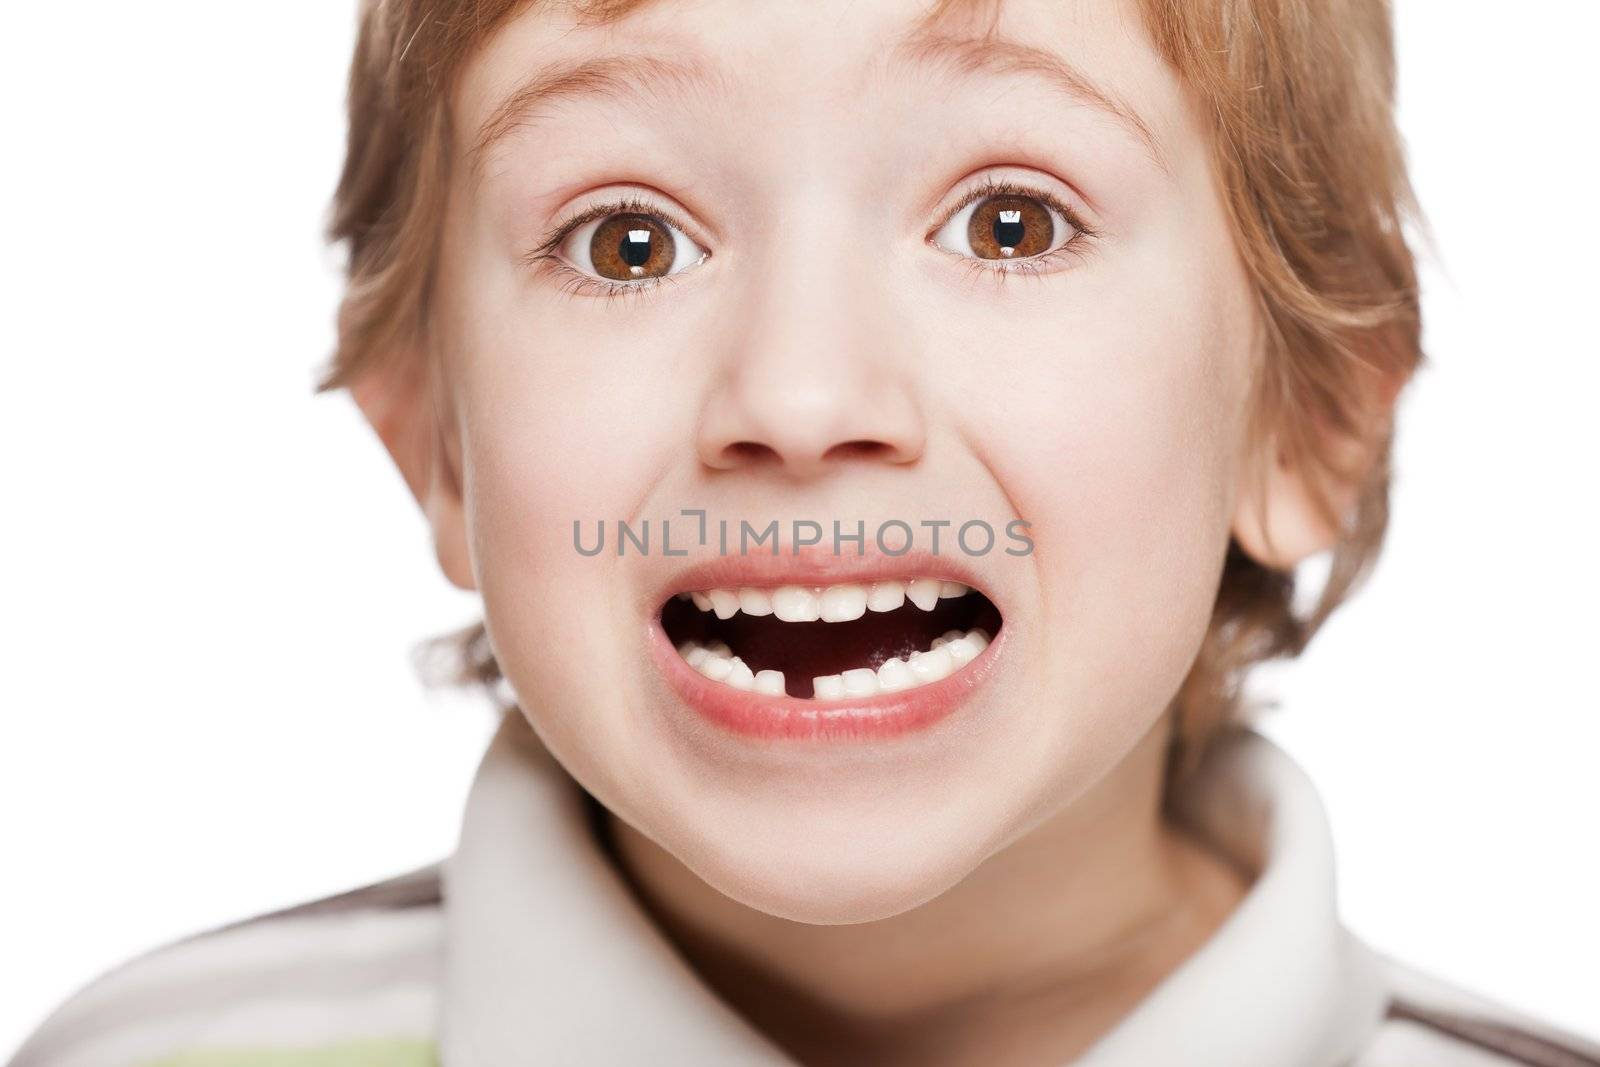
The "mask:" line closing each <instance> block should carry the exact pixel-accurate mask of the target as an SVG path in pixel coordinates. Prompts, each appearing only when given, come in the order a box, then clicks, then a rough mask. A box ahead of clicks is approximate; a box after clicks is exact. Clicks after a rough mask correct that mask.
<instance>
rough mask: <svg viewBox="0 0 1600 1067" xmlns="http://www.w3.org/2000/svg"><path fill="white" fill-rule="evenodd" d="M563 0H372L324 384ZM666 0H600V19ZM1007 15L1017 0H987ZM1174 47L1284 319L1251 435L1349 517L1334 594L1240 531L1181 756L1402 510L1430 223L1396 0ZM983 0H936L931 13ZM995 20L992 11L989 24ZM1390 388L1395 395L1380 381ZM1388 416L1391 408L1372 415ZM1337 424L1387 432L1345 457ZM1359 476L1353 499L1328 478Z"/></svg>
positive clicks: (355, 74) (1299, 4)
mask: <svg viewBox="0 0 1600 1067" xmlns="http://www.w3.org/2000/svg"><path fill="white" fill-rule="evenodd" d="M542 2H548V0H364V2H363V4H362V6H361V13H360V33H359V39H358V42H357V45H356V52H355V58H354V62H353V63H352V65H351V71H350V88H349V120H350V125H349V141H348V147H347V153H346V158H345V165H344V171H343V173H342V175H341V177H340V180H339V186H338V190H337V192H336V194H335V197H334V204H333V216H332V222H331V226H330V237H331V239H332V240H334V241H339V242H345V243H346V245H347V248H348V252H349V264H348V287H347V290H346V293H345V298H344V302H343V305H342V308H341V310H340V315H339V335H338V349H337V352H336V354H335V357H334V360H333V362H332V365H331V367H330V368H329V371H328V373H327V375H326V376H325V378H324V380H323V382H322V384H321V388H323V389H332V388H336V387H340V386H347V385H350V384H351V383H353V382H356V381H358V380H359V379H360V378H361V376H362V375H363V374H364V373H365V372H366V371H367V370H368V369H369V368H370V367H371V366H372V365H374V364H375V363H378V362H380V361H382V360H384V359H387V358H395V357H394V353H397V352H403V351H408V350H410V349H411V348H414V347H415V346H413V345H410V344H408V342H409V341H411V340H412V339H413V338H415V337H417V336H419V335H420V330H421V328H422V324H423V321H424V316H425V315H426V314H427V307H428V294H429V284H430V278H431V270H432V267H433V264H434V262H435V249H436V243H437V241H438V236H439V235H438V232H437V231H438V225H437V222H438V219H439V218H440V217H441V215H442V211H441V206H442V199H443V196H444V190H445V187H446V183H447V182H448V180H449V176H450V175H449V164H450V158H451V129H450V121H449V107H448V103H449V95H450V91H451V88H452V86H453V83H454V79H455V77H456V74H457V72H458V71H459V70H460V68H461V65H462V63H463V61H464V60H465V59H466V57H468V56H469V55H470V54H471V53H472V51H473V49H474V48H476V47H477V46H478V45H479V44H481V43H482V42H483V40H484V39H485V38H486V37H487V36H488V35H489V34H491V33H492V32H493V31H494V30H495V29H496V28H498V27H499V25H500V24H501V23H502V22H503V21H504V20H505V19H507V18H508V17H510V16H511V15H513V14H515V13H517V12H519V11H521V10H522V9H524V8H526V7H530V6H536V5H537V4H539V3H542ZM650 2H660V0H587V2H581V0H580V2H577V3H575V4H573V5H572V10H573V11H575V12H576V13H577V14H578V16H579V17H580V18H581V19H583V20H585V21H589V22H597V23H603V22H608V21H612V20H615V19H617V18H620V17H622V16H623V15H625V14H627V13H628V12H629V11H632V10H633V9H635V8H637V7H640V6H642V5H643V4H645V3H650ZM990 2H991V3H992V4H993V9H994V13H995V14H998V10H999V2H1001V0H990ZM1138 3H1139V5H1140V8H1141V13H1142V15H1143V19H1144V23H1145V26H1146V29H1147V31H1148V32H1149V35H1150V37H1151V39H1152V40H1153V41H1154V43H1155V46H1156V48H1157V50H1158V51H1159V52H1160V54H1161V55H1162V57H1163V58H1164V59H1165V60H1166V62H1167V63H1168V64H1170V65H1171V67H1172V68H1173V69H1174V70H1175V71H1176V72H1177V75H1178V77H1179V78H1180V79H1181V81H1182V82H1183V83H1184V84H1185V86H1186V87H1187V88H1188V90H1189V91H1190V92H1191V93H1193V94H1194V95H1195V98H1196V99H1197V100H1198V101H1199V102H1200V104H1201V106H1202V108H1203V111H1204V114H1205V115H1206V116H1207V118H1208V121H1209V125H1210V129H1209V131H1208V132H1209V134H1210V138H1211V145H1212V155H1213V160H1212V163H1213V166H1214V168H1215V171H1216V173H1217V175H1218V178H1219V180H1220V183H1221V185H1222V187H1223V188H1224V189H1225V191H1226V202H1227V208H1228V212H1229V214H1230V216H1231V221H1232V224H1233V231H1234V235H1235V240H1236V243H1237V247H1238V249H1239V252H1240V255H1241V257H1242V260H1243V262H1244V265H1245V268H1246V271H1247V274H1248V276H1249V279H1250V282H1251V285H1252V287H1253V290H1254V296H1255V301H1256V304H1257V307H1258V310H1259V317H1260V320H1261V323H1262V325H1263V328H1264V330H1265V337H1264V338H1263V341H1264V346H1265V353H1266V358H1265V360H1264V363H1263V365H1262V368H1261V373H1260V374H1259V375H1258V376H1257V377H1256V379H1255V381H1254V384H1253V398H1252V404H1251V409H1250V415H1249V418H1250V433H1251V438H1250V439H1251V440H1252V441H1262V440H1266V439H1267V435H1269V434H1276V435H1277V438H1278V451H1279V453H1280V454H1281V455H1282V457H1283V460H1284V462H1285V463H1286V464H1289V465H1291V466H1293V467H1295V468H1297V469H1299V470H1301V471H1303V472H1304V473H1305V475H1306V477H1307V478H1308V479H1309V481H1310V485H1311V489H1312V495H1313V502H1314V504H1315V505H1316V506H1317V507H1318V509H1319V510H1320V511H1321V513H1322V515H1323V517H1324V520H1325V521H1326V522H1327V523H1329V525H1330V526H1334V527H1336V528H1338V529H1341V530H1342V536H1341V537H1340V539H1339V541H1338V544H1337V545H1336V547H1335V548H1334V550H1333V552H1332V558H1331V564H1330V568H1329V573H1328V576H1327V579H1326V581H1325V582H1324V584H1323V586H1322V589H1321V591H1320V595H1319V597H1318V599H1317V602H1316V603H1315V605H1313V606H1312V607H1311V608H1310V609H1309V610H1308V611H1306V612H1304V613H1297V611H1296V610H1295V600H1296V597H1295V575H1294V574H1292V573H1286V572H1283V571H1279V570H1274V569H1271V568H1269V567H1266V566H1263V565H1262V564H1260V563H1258V562H1256V561H1255V560H1254V559H1252V558H1251V557H1250V556H1248V555H1247V554H1246V553H1245V552H1244V551H1243V550H1242V549H1240V548H1239V546H1238V544H1237V543H1236V542H1235V543H1232V544H1230V546H1229V551H1228V555H1227V559H1226V562H1225V565H1224V570H1223V575H1222V581H1221V587H1220V589H1219V591H1218V594H1217V601H1216V606H1215V609H1214V611H1213V614H1212V619H1211V625H1210V628H1209V630H1208V632H1207V635H1206V638H1205V641H1204V643H1203V645H1202V647H1201V650H1200V653H1199V655H1198V656H1197V658H1196V661H1195V663H1194V665H1193V667H1192V668H1191V669H1190V672H1189V674H1188V676H1187V677H1186V678H1185V680H1184V682H1183V685H1182V686H1181V688H1180V690H1179V692H1178V695H1177V697H1176V699H1175V712H1176V722H1175V731H1174V738H1175V741H1176V743H1175V745H1174V756H1175V757H1179V758H1180V761H1179V764H1177V765H1180V766H1190V765H1192V763H1193V761H1194V759H1195V758H1196V757H1197V756H1198V754H1199V753H1200V752H1201V751H1202V750H1203V748H1204V742H1205V740H1206V739H1207V738H1209V737H1210V736H1212V734H1213V733H1214V732H1215V731H1216V730H1217V729H1218V728H1219V727H1221V726H1223V725H1224V724H1226V723H1228V722H1230V721H1239V720H1241V719H1244V718H1246V717H1247V716H1248V713H1249V712H1250V711H1251V710H1252V709H1249V708H1246V707H1245V706H1244V702H1243V696H1242V692H1241V686H1242V683H1243V681H1244V678H1245V676H1246V674H1247V673H1248V671H1249V669H1250V668H1251V667H1252V666H1253V665H1255V664H1256V663H1259V662H1262V661H1264V660H1268V659H1272V658H1277V657H1283V656H1291V657H1292V656H1296V655H1298V654H1299V653H1300V652H1301V651H1302V650H1303V649H1304V648H1305V647H1306V645H1307V643H1308V642H1309V641H1310V640H1311V638H1312V636H1313V635H1314V634H1315V633H1316V632H1317V630H1318V629H1319V628H1320V627H1321V625H1322V624H1323V622H1324V621H1325V620H1326V619H1327V618H1328V616H1329V615H1330V614H1331V613H1332V612H1333V610H1334V609H1335V608H1337V607H1338V606H1339V605H1340V604H1341V603H1342V602H1343V601H1344V600H1346V599H1347V598H1348V597H1349V596H1350V595H1351V593H1352V592H1354V590H1355V589H1356V588H1357V587H1358V586H1359V585H1360V584H1361V583H1362V582H1363V581H1364V580H1365V578H1366V576H1367V575H1368V574H1369V573H1370V571H1371V568H1372V566H1373V564H1374V563H1375V562H1376V560H1377V557H1378V554H1379V552H1380V550H1381V547H1382V544H1383V538H1384V533H1385V531H1386V529H1387V526H1388V503H1389V489H1390V480H1391V473H1390V456H1391V451H1392V441H1393V422H1392V419H1391V417H1390V412H1391V410H1392V407H1391V403H1392V400H1393V398H1394V395H1395V392H1396V390H1397V389H1398V388H1399V387H1400V385H1401V384H1403V383H1404V382H1405V381H1406V380H1407V379H1409V378H1410V376H1411V375H1412V373H1413V372H1414V371H1415V370H1416V369H1417V368H1418V367H1420V366H1421V365H1422V363H1423V360H1424V356H1423V353H1422V349H1421V316H1420V312H1419V307H1418V299H1417V282H1416V272H1415V266H1414V263H1413V256H1412V252H1411V249H1410V247H1409V246H1408V244H1407V240H1406V236H1405V233H1404V228H1405V226H1406V224H1407V223H1408V222H1417V223H1420V222H1421V219H1420V212H1419V211H1418V210H1417V206H1416V203H1415V200H1414V197H1413V194H1412V190H1411V186H1410V181H1409V179H1408V177H1407V174H1406V169H1405V161H1404V156H1403V150H1402V144H1401V139H1400V136H1399V133H1398V131H1397V129H1396V127H1395V122H1394V91H1395V58H1394V42H1393V33H1392V28H1391V23H1392V15H1391V11H1390V8H1389V4H1388V2H1387V0H1138ZM973 6H974V0H938V2H937V3H935V4H933V5H932V6H931V8H930V10H929V12H928V15H927V16H926V21H927V22H929V23H932V22H937V21H939V20H941V19H943V18H945V17H946V16H947V15H948V14H950V13H952V12H953V11H955V10H956V9H958V8H959V9H966V8H971V7H973ZM992 24H993V23H991V25H992ZM1375 398H1376V399H1375ZM1375 418H1376V423H1377V424H1376V425H1374V419H1375ZM1330 434H1338V435H1344V436H1346V437H1348V438H1356V439H1367V440H1374V441H1376V442H1377V443H1378V444H1377V450H1376V454H1377V457H1378V458H1377V461H1376V462H1373V463H1371V464H1370V465H1369V466H1365V467H1364V468H1361V469H1357V470H1344V469H1341V468H1340V466H1339V461H1338V460H1337V459H1336V458H1335V453H1334V451H1333V450H1332V449H1330V448H1329V447H1328V440H1329V435H1330ZM1343 480H1358V481H1359V484H1360V486H1361V488H1360V493H1359V503H1358V505H1357V507H1356V509H1355V513H1354V514H1353V515H1338V514H1336V513H1335V508H1334V505H1333V503H1332V492H1331V486H1332V485H1333V484H1334V483H1335V482H1337V481H1343ZM450 647H451V648H452V649H453V651H454V653H455V661H456V667H455V670H454V671H453V673H454V674H455V675H456V676H457V677H458V678H459V679H460V680H463V681H476V682H481V683H484V684H485V685H488V686H491V687H493V686H494V685H495V684H496V683H498V682H500V680H501V679H500V672H499V668H498V666H497V664H496V663H495V659H494V654H493V650H492V649H491V648H490V646H489V641H488V638H487V635H486V633H485V631H484V629H483V627H482V626H481V625H479V626H476V627H473V628H471V629H469V630H468V631H466V632H465V633H463V634H460V635H457V636H456V637H455V638H454V639H453V642H452V643H451V645H450Z"/></svg>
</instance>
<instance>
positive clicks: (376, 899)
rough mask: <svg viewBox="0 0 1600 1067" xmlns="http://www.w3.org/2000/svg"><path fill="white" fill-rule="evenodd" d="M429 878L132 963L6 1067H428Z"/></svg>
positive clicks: (434, 982)
mask: <svg viewBox="0 0 1600 1067" xmlns="http://www.w3.org/2000/svg"><path fill="white" fill-rule="evenodd" d="M440 866H441V865H440V864H439V863H434V864H430V865H428V866H426V867H421V868H418V869H417V870H414V871H410V872H407V873H405V874H402V875H398V876H396V877H394V878H389V879H385V880H384V881H381V882H375V883H373V884H371V885H365V886H361V887H359V888H356V889H351V890H349V891H347V892H343V893H338V894H335V895H333V896H329V897H323V898H320V899H317V900H312V901H307V902H305V903H303V904H297V905H295V906H293V907H290V908H284V909H281V910H278V911H273V912H268V913H266V914H263V915H257V916H254V917H252V918H248V919H244V920H241V921H238V922H233V923H229V924H227V925H225V926H222V927H218V928H216V929H212V930H207V931H204V932H201V933H197V934H194V935H191V936H189V937H186V938H183V939H181V940H179V941H174V942H172V943H170V944H166V945H163V946H161V947H159V948H156V949H154V950H152V951H150V952H146V953H144V954H143V955H140V956H137V957H135V958H133V959H131V960H129V961H127V962H126V963H123V964H121V965H120V966H118V967H116V968H114V969H112V970H110V971H108V972H106V973H105V974H103V975H101V976H100V977H99V978H96V979H95V980H94V981H92V982H90V983H89V984H88V985H86V986H85V987H84V988H82V989H81V990H79V991H78V992H77V993H76V994H74V995H73V996H72V997H70V998H68V999H67V1000H66V1001H65V1002H64V1003H63V1004H61V1006H60V1007H58V1008H57V1009H56V1010H55V1011H54V1012H53V1013H52V1014H51V1015H50V1016H49V1017H48V1018H47V1019H46V1020H45V1021H44V1022H43V1023H42V1024H41V1025H40V1026H39V1028H38V1029H37V1030H36V1031H35V1032H34V1034H33V1035H32V1036H31V1037H30V1038H29V1039H28V1040H27V1042H25V1043H24V1044H23V1046H22V1047H21V1048H20V1049H19V1050H18V1051H17V1053H16V1055H15V1057H14V1058H13V1059H12V1060H11V1063H10V1067H266V1065H268V1064H270V1065H271V1067H377V1065H380V1064H381V1065H383V1067H391V1065H392V1067H431V1065H432V1064H434V1063H435V1062H436V1055H435V1051H434V1040H435V1033H434V1027H435V1018H436V1009H437V1001H438V985H439V981H438V979H439V971H440V963H441V956H442V948H443V928H442V927H443V918H442V911H441V908H440V901H441V891H440Z"/></svg>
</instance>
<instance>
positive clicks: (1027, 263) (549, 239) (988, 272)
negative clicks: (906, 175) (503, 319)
mask: <svg viewBox="0 0 1600 1067" xmlns="http://www.w3.org/2000/svg"><path fill="white" fill-rule="evenodd" d="M991 196H1024V197H1028V198H1029V199H1032V200H1037V201H1039V202H1040V203H1042V204H1045V205H1047V206H1049V207H1051V208H1053V209H1054V210H1055V211H1057V212H1059V213H1060V215H1061V216H1062V218H1064V219H1066V221H1067V225H1068V226H1070V227H1072V229H1073V231H1074V232H1073V235H1072V236H1071V237H1069V238H1068V239H1067V241H1066V242H1065V243H1064V244H1062V245H1061V246H1060V247H1059V248H1055V249H1052V250H1051V251H1049V252H1042V253H1040V254H1039V255H1037V256H1031V257H1029V258H1027V259H1019V260H1009V261H1006V263H1007V265H1006V266H1004V267H991V266H986V265H985V264H988V263H991V262H998V261H994V260H984V259H978V258H975V257H972V256H964V255H962V254H961V253H959V252H950V251H949V250H948V249H945V248H939V246H937V245H935V246H934V247H935V248H939V251H941V252H946V253H948V254H949V255H951V256H954V257H956V258H958V259H960V260H962V261H963V262H964V263H965V265H966V268H967V277H968V278H976V277H979V276H990V277H993V279H994V280H995V282H996V284H1004V282H1005V280H1006V276H1007V275H1011V274H1022V275H1027V276H1032V277H1037V276H1039V275H1042V274H1047V273H1051V272H1050V271H1049V270H1047V267H1048V266H1049V265H1051V264H1053V263H1056V262H1058V261H1059V260H1062V259H1065V258H1067V257H1069V256H1070V257H1076V258H1081V257H1082V256H1083V255H1084V254H1085V252H1086V251H1087V249H1085V248H1084V247H1083V246H1084V244H1085V243H1087V242H1089V241H1092V240H1094V239H1095V238H1096V237H1098V236H1099V233H1098V231H1096V230H1093V229H1091V228H1090V227H1089V226H1088V225H1086V224H1085V223H1084V222H1083V220H1082V219H1081V218H1080V217H1079V215H1078V213H1077V212H1076V211H1074V210H1073V209H1072V208H1071V206H1069V205H1068V204H1066V203H1065V202H1063V201H1062V200H1061V199H1060V198H1059V197H1057V196H1054V195H1053V194H1051V193H1048V192H1045V191H1043V190H1041V189H1033V188H1030V187H1028V186H1025V185H1019V184H1017V183H1016V182H1012V181H1008V180H1000V181H996V180H995V179H994V178H993V177H992V176H991V177H988V178H985V179H984V182H983V184H981V185H979V186H977V187H975V188H973V189H970V190H968V192H967V193H966V194H965V195H963V196H962V198H961V201H960V202H959V203H958V204H956V206H955V207H953V208H951V209H950V211H948V212H947V213H946V214H945V216H944V218H943V219H942V220H940V222H939V225H937V226H935V227H934V228H933V233H938V232H939V231H940V230H942V229H944V228H945V226H947V225H949V223H950V220H951V219H953V218H955V217H956V216H957V215H959V214H960V213H961V212H962V211H963V210H964V209H965V208H966V207H967V206H968V205H969V204H972V203H974V202H975V201H979V200H983V199H986V198H988V197H991ZM619 214H637V215H648V216H650V217H652V218H655V219H659V220H660V221H662V222H665V223H667V224H668V225H670V226H672V227H674V228H675V229H677V230H679V231H681V232H683V233H688V232H689V227H687V226H685V225H683V224H682V223H681V222H679V221H678V220H677V219H676V218H674V217H673V216H672V215H671V214H670V213H668V212H664V211H661V210H660V209H658V208H656V207H654V206H653V205H651V204H649V203H648V202H646V201H644V200H642V199H640V198H639V197H636V196H630V197H626V198H624V199H622V200H617V201H612V202H610V203H606V204H596V205H594V206H593V207H589V208H586V209H584V210H583V211H581V212H579V213H578V214H577V215H574V216H573V217H572V218H570V219H567V220H565V221H564V222H562V223H560V224H558V225H557V226H555V227H553V228H551V229H550V230H549V231H548V232H547V233H546V235H545V236H544V238H543V239H542V240H541V241H540V242H539V244H538V246H537V247H535V248H534V249H533V251H531V252H529V253H528V255H527V256H526V257H524V259H525V261H526V262H527V263H528V264H529V265H530V266H537V267H542V268H543V269H544V270H547V271H549V272H550V273H551V274H552V275H554V276H555V277H557V278H559V279H560V280H561V285H560V291H561V292H562V293H564V294H568V295H582V296H602V297H605V298H607V301H608V302H609V301H611V300H615V299H618V298H622V299H628V298H632V297H643V296H645V295H646V294H648V293H650V292H651V291H652V290H654V289H656V288H658V287H659V286H660V285H662V284H663V283H667V284H676V283H677V275H675V274H663V275H660V276H658V277H655V278H649V279H646V280H645V281H639V282H615V281H611V280H610V279H606V278H595V277H591V276H590V275H588V274H585V273H583V272H582V271H580V270H575V269H574V268H573V267H571V266H570V265H568V264H567V263H566V262H565V261H564V260H562V258H561V257H560V256H558V255H557V254H556V251H555V250H556V249H557V248H560V247H561V245H562V243H563V242H564V241H566V239H567V237H568V235H570V234H571V233H572V232H573V231H574V230H576V229H577V228H578V227H579V226H582V225H583V224H584V223H586V222H593V221H594V220H595V219H599V218H605V217H606V216H608V215H619ZM928 243H929V244H932V235H931V234H930V236H929V238H928Z"/></svg>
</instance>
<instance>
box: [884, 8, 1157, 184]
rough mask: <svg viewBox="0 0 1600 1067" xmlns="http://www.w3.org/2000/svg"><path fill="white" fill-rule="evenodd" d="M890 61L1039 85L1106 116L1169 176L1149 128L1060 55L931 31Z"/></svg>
mask: <svg viewBox="0 0 1600 1067" xmlns="http://www.w3.org/2000/svg"><path fill="white" fill-rule="evenodd" d="M890 59H891V60H892V61H895V62H901V63H910V64H914V65H924V66H929V65H931V66H934V67H939V66H943V67H945V68H946V69H948V70H951V71H953V72H954V73H956V74H959V75H962V76H969V77H970V76H974V75H978V76H982V75H987V76H992V77H1022V78H1031V79H1035V80H1042V81H1043V82H1045V84H1047V85H1048V86H1050V87H1051V88H1053V89H1055V90H1056V91H1057V92H1060V93H1062V94H1063V95H1065V96H1067V97H1068V98H1070V99H1071V100H1073V101H1075V102H1077V103H1079V104H1083V105H1086V106H1088V107H1090V108H1093V109H1094V110H1096V111H1100V112H1101V113H1103V114H1105V115H1108V116H1110V117H1111V118H1112V119H1114V120H1115V121H1116V122H1117V124H1118V125H1120V126H1121V127H1122V128H1123V129H1124V130H1125V131H1126V132H1127V133H1129V134H1131V135H1132V136H1133V137H1134V138H1135V139H1137V140H1138V141H1139V142H1140V143H1141V144H1142V145H1143V147H1144V149H1145V151H1146V152H1148V153H1149V155H1150V158H1151V160H1152V161H1153V162H1154V163H1155V164H1156V166H1158V167H1160V168H1161V169H1162V170H1163V171H1168V172H1169V173H1170V168H1169V167H1168V165H1167V160H1166V156H1165V154H1164V153H1163V152H1162V150H1161V144H1160V142H1158V141H1157V140H1156V137H1155V134H1154V133H1153V132H1152V131H1151V129H1150V124H1149V123H1147V122H1145V120H1144V119H1143V118H1142V117H1140V115H1139V113H1138V112H1137V111H1135V110H1134V109H1133V108H1132V107H1131V106H1130V105H1128V104H1127V103H1125V102H1123V101H1122V100H1120V99H1118V98H1117V97H1116V96H1115V95H1114V94H1112V93H1110V92H1107V91H1106V90H1104V89H1101V88H1100V87H1099V86H1097V85H1095V83H1094V82H1093V81H1092V80H1090V79H1089V77H1087V76H1086V75H1085V74H1084V73H1083V72H1082V71H1080V70H1079V69H1078V68H1077V67H1075V66H1073V65H1072V64H1071V63H1069V62H1067V61H1066V60H1065V59H1063V58H1062V57H1061V56H1059V55H1056V54H1055V53H1054V52H1050V51H1047V50H1046V49H1043V48H1034V47H1032V46H1030V45H1025V44H1019V43H1017V42H1016V41H1008V40H1006V39H1004V38H1001V37H956V36H952V35H949V34H944V33H938V32H935V31H928V30H921V31H917V32H913V33H910V34H908V35H906V36H905V37H904V38H902V39H901V41H900V43H899V44H897V45H896V46H895V48H894V49H893V50H892V51H891V53H890Z"/></svg>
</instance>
